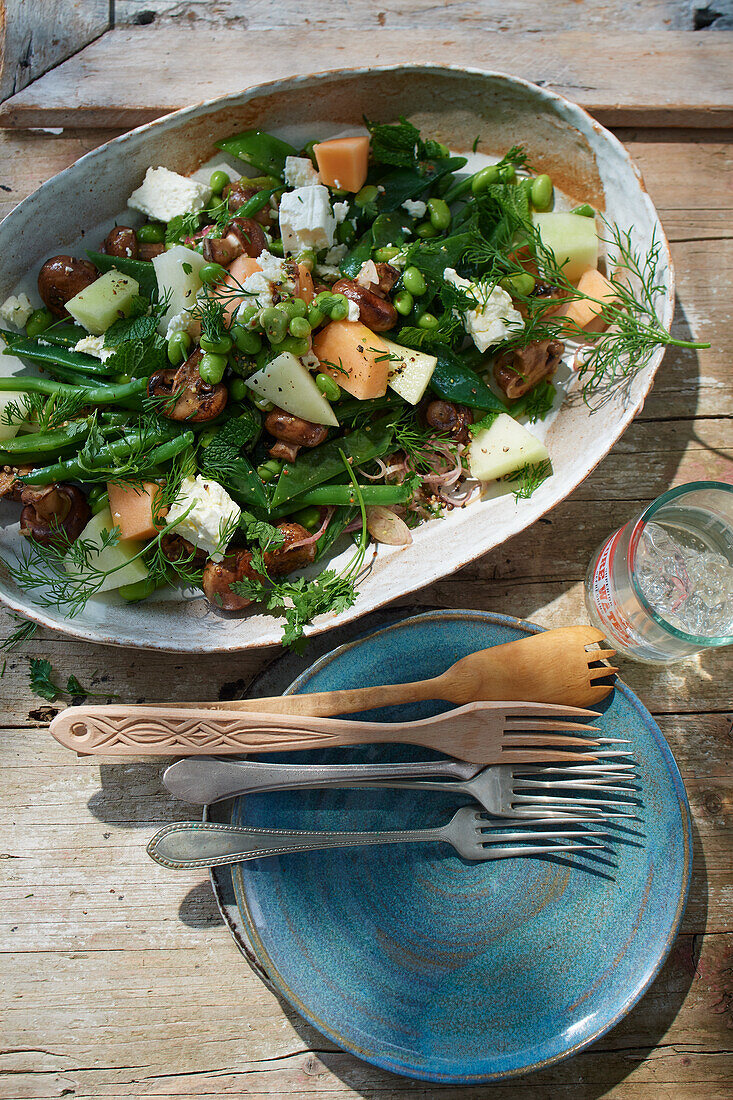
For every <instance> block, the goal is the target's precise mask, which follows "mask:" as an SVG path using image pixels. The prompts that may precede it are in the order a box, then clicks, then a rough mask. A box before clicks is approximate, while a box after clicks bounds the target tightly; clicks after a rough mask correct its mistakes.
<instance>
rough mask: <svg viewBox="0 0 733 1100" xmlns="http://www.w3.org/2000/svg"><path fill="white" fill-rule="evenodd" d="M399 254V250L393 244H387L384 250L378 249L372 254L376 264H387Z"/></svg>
mask: <svg viewBox="0 0 733 1100" xmlns="http://www.w3.org/2000/svg"><path fill="white" fill-rule="evenodd" d="M399 253H400V250H399V248H397V247H396V246H395V245H393V244H387V245H385V246H384V248H378V249H377V251H376V252H375V253H374V259H375V260H376V261H377V263H378V264H388V263H389V261H390V260H393V259H394V258H395V256H398V255H399Z"/></svg>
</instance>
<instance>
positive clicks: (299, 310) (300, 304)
mask: <svg viewBox="0 0 733 1100" xmlns="http://www.w3.org/2000/svg"><path fill="white" fill-rule="evenodd" d="M280 305H281V306H283V307H284V308H285V309H287V311H288V316H289V317H290V320H291V321H292V319H293V317H307V315H308V305H307V303H306V302H304V301H303V299H302V298H288V299H287V301H285V302H280Z"/></svg>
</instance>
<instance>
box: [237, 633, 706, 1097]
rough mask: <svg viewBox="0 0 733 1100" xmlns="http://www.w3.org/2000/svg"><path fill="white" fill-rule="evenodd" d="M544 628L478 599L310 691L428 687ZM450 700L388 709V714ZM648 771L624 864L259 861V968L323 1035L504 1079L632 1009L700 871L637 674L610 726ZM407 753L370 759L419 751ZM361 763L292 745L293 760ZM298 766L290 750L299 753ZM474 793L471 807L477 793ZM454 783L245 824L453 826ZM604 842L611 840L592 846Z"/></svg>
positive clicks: (256, 811) (309, 674) (355, 856)
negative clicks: (479, 605)
mask: <svg viewBox="0 0 733 1100" xmlns="http://www.w3.org/2000/svg"><path fill="white" fill-rule="evenodd" d="M538 629H539V628H537V627H534V626H532V624H530V623H525V622H521V621H519V620H516V619H509V618H506V617H504V616H499V615H492V614H486V613H481V612H473V611H458V612H451V611H445V612H435V613H430V614H427V615H420V616H417V617H415V618H412V619H407V620H404V621H403V622H401V623H397V624H395V625H393V626H389V627H386V628H385V629H382V630H378V631H377V632H376V633H374V634H371V635H369V636H368V637H365V638H359V639H357V640H356V641H353V642H350V643H348V644H346V645H344V646H341V647H340V648H338V649H336V650H334V651H333V652H332V653H330V654H327V655H326V656H324V657H322V658H321V659H320V660H318V661H316V663H315V664H314V665H312V666H311V668H309V669H308V670H307V671H306V672H304V673H303V674H302V675H301V676H300V677H299V678H298V679H297V680H296V681H295V683H294V684H293V686H292V690H293V691H295V692H310V691H323V690H329V689H333V688H341V687H346V686H351V685H361V684H377V683H380V682H381V683H384V682H390V681H408V680H414V679H418V678H422V677H427V676H434V675H437V674H438V673H440V672H442V671H443V670H444V669H445V668H447V667H448V666H449V665H450V664H451V663H452V662H453V661H455V660H457V659H458V658H459V657H462V656H464V655H465V654H467V653H470V652H472V651H474V650H477V649H483V648H485V647H487V646H491V645H497V644H500V643H502V642H507V641H511V640H513V639H514V638H517V637H521V636H522V635H524V634H526V633H528V632H535V631H536V630H538ZM441 709H447V708H446V707H444V706H442V705H438V704H425V703H420V704H415V705H410V706H405V707H400V708H395V707H392V708H388V709H384V710H383V711H379V712H372V714H373V715H374V714H376V717H377V719H379V720H388V719H389V720H391V719H397V718H404V719H414V718H421V717H424V716H427V715H428V714H435V713H438V712H439V710H441ZM600 724H601V726H602V728H603V730H604V733H605V734H606V735H607V736H617V737H624V738H629V739H630V740H631V741H632V743H633V749H634V751H635V754H636V759H637V761H638V764H639V774H640V777H641V784H640V785H641V788H642V797H643V806H642V809H641V815H642V819H643V821H642V825H641V827H640V829H639V830H638V833H639V834H641V835H634V834H633V833H623V832H617V833H616V839H615V842H614V852H615V863H616V864H617V865H616V866H613V861H612V860H609V859H608V857H606V856H602V857H601V858H600V859H592V860H591V859H588V858H586V859H584V860H583V861H582V862H581V861H580V859H579V858H578V857H576V858H575V861H574V862H571V861H568V862H560V858H559V857H556V860H555V861H552V860H550V859H543V860H537V859H535V860H504V861H500V862H494V863H469V862H466V861H464V860H462V859H460V858H459V857H458V856H457V855H456V854H455V853H454V852H453V850H452V849H450V848H448V847H447V846H445V845H439V844H430V845H428V844H414V845H395V846H394V847H391V846H388V847H382V848H373V849H369V848H362V849H348V848H345V849H343V850H335V851H327V852H308V853H301V854H298V855H290V856H284V857H280V858H274V857H272V858H268V859H263V860H259V861H257V862H253V863H249V864H241V865H239V866H238V867H237V868H236V869H235V871H234V874H233V880H234V888H235V893H236V899H237V905H238V908H239V911H240V914H241V917H242V920H243V923H244V925H245V928H246V932H247V936H248V939H249V940H250V944H251V947H252V949H253V951H254V953H255V955H256V958H257V962H258V963H259V964H260V965H261V966H262V967H263V968H264V970H265V971H266V972H267V974H268V976H269V978H270V979H271V981H272V984H273V985H274V987H275V988H276V989H277V990H278V991H279V992H280V993H281V994H282V995H283V996H284V997H285V998H286V999H287V1000H288V1001H290V1003H291V1004H292V1005H293V1006H294V1007H295V1008H296V1009H297V1010H298V1012H300V1013H301V1014H302V1015H303V1016H304V1017H305V1018H306V1019H307V1020H308V1021H310V1023H311V1024H313V1025H314V1026H315V1027H316V1028H318V1029H319V1031H321V1032H323V1034H324V1035H327V1036H328V1037H329V1038H330V1039H332V1040H333V1041H334V1043H336V1044H338V1045H339V1046H340V1047H343V1048H344V1049H345V1050H348V1051H351V1052H352V1053H354V1054H356V1055H358V1056H359V1057H360V1058H363V1059H365V1060H366V1061H368V1062H372V1063H374V1064H375V1065H378V1066H382V1067H384V1068H385V1069H388V1070H392V1071H394V1072H396V1073H401V1074H406V1075H408V1076H410V1077H419V1078H423V1079H425V1080H430V1081H440V1082H453V1083H460V1084H468V1083H475V1082H488V1081H495V1080H499V1079H502V1078H506V1077H510V1076H514V1075H517V1074H521V1073H527V1072H529V1071H531V1070H536V1069H540V1068H543V1067H545V1066H547V1065H549V1064H551V1063H553V1062H556V1061H558V1060H559V1059H561V1058H566V1057H567V1056H568V1055H570V1054H573V1053H575V1052H576V1051H578V1050H580V1049H582V1048H583V1047H585V1046H587V1045H588V1044H589V1043H592V1042H593V1041H594V1040H595V1039H597V1038H598V1037H599V1036H600V1035H602V1034H603V1033H604V1032H605V1031H607V1030H608V1029H609V1028H610V1027H612V1026H613V1025H614V1024H615V1023H616V1022H617V1021H618V1020H619V1019H620V1018H621V1017H622V1016H623V1015H624V1013H626V1012H628V1011H629V1009H630V1008H631V1007H632V1005H633V1004H634V1003H635V1002H636V1001H637V1000H638V998H639V997H640V996H641V995H642V993H643V992H644V991H645V990H646V988H647V987H648V986H649V984H650V983H651V981H652V979H653V978H654V976H655V974H656V973H657V971H658V970H659V967H660V966H661V964H662V962H663V960H664V958H665V956H666V955H667V952H668V951H669V948H670V946H671V944H672V941H673V939H674V936H675V934H676V932H677V929H678V926H679V923H680V920H681V917H682V913H683V911H684V906H685V901H686V897H687V887H688V883H689V878H690V866H691V851H692V846H691V832H690V816H689V808H688V805H687V799H686V796H685V790H684V787H683V784H682V780H681V778H680V775H679V772H678V770H677V767H676V765H675V762H674V759H673V758H672V755H671V753H670V751H669V748H668V746H667V744H666V742H665V740H664V738H663V737H662V734H661V733H660V731H659V729H658V727H657V725H656V724H655V722H654V721H653V719H652V718H651V716H650V715H649V713H648V712H647V711H646V710H645V708H644V707H643V706H642V705H641V703H640V702H639V700H638V699H637V698H636V696H635V695H633V693H632V692H631V691H629V689H628V688H627V687H625V686H624V685H623V684H620V685H619V686H618V688H617V690H616V691H615V692H614V693H613V696H612V699H611V701H610V703H608V705H607V706H606V707H605V712H604V713H603V716H602V718H601V722H600ZM411 752H412V750H408V749H406V748H402V747H400V746H395V747H394V748H393V747H391V746H389V747H385V746H382V747H381V748H377V747H375V748H373V749H372V748H369V747H367V748H364V749H363V750H359V751H358V752H357V751H356V750H353V751H352V752H351V754H350V755H351V758H353V759H359V760H366V759H369V760H371V759H377V758H380V759H385V758H387V757H388V755H389V758H391V759H410V758H412V759H418V758H420V757H422V758H425V757H426V756H427V755H429V754H426V753H425V752H424V751H422V750H420V753H419V755H418V754H417V753H415V754H414V755H412V756H409V755H408V753H411ZM335 758H338V759H341V760H343V759H344V758H345V752H343V751H342V752H341V753H339V752H338V750H335V751H332V752H331V753H330V754H327V753H325V752H321V753H318V754H316V753H309V754H305V753H300V754H297V755H296V754H291V755H290V756H289V757H288V759H290V760H297V759H301V760H309V761H312V760H326V759H335ZM278 759H280V760H282V759H284V757H283V756H282V755H281V756H279V757H278ZM464 801H465V800H464ZM455 807H456V801H455V800H454V799H452V798H451V797H450V796H448V795H443V794H435V793H430V792H421V793H419V794H416V793H414V792H409V791H404V790H403V791H398V790H395V791H377V790H375V791H370V792H369V793H366V792H359V791H354V790H352V791H335V790H331V791H308V792H282V793H270V794H267V795H258V796H250V797H248V798H240V799H238V800H236V801H235V802H234V803H233V811H232V819H233V820H235V821H236V822H238V823H240V824H247V825H254V826H269V827H280V828H295V829H311V828H320V829H332V830H337V829H390V828H407V827H420V826H432V825H436V824H438V823H442V822H444V821H447V820H448V818H449V817H450V816H451V813H452V812H453V810H454V809H455ZM592 854H593V855H595V853H592Z"/></svg>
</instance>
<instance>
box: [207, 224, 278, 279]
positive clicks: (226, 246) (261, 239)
mask: <svg viewBox="0 0 733 1100" xmlns="http://www.w3.org/2000/svg"><path fill="white" fill-rule="evenodd" d="M266 250H267V238H266V237H265V234H264V232H263V230H262V226H261V225H259V224H258V223H257V222H256V221H255V220H254V218H232V220H231V221H230V223H229V225H228V226H227V227H226V229H225V231H224V236H223V237H221V238H219V237H206V238H205V239H204V259H205V260H209V261H210V262H213V263H217V264H222V265H223V266H224V267H228V265H229V264H230V263H231V262H232V261H233V260H236V258H237V257H238V256H252V257H253V258H255V259H256V258H257V256H259V255H260V254H261V253H262V252H265V251H266Z"/></svg>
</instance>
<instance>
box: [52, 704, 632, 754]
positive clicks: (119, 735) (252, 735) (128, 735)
mask: <svg viewBox="0 0 733 1100" xmlns="http://www.w3.org/2000/svg"><path fill="white" fill-rule="evenodd" d="M586 717H592V718H595V717H597V715H596V714H595V712H594V711H589V710H579V709H576V708H574V707H562V706H556V705H554V704H551V703H506V702H480V703H469V704H468V705H467V706H463V707H459V708H458V709H457V710H451V711H448V712H447V713H445V714H439V715H436V716H435V717H433V718H424V719H421V720H420V721H418V722H355V721H349V720H348V719H347V720H344V719H342V718H314V717H306V716H304V715H282V714H267V713H262V714H247V713H241V712H235V713H231V712H221V711H212V710H186V709H176V708H171V707H143V706H136V707H127V706H124V705H109V706H82V707H68V708H67V709H66V710H64V711H62V712H61V714H59V715H57V717H56V718H54V720H53V721H52V722H51V726H50V729H51V733H52V734H53V736H54V737H55V738H56V740H57V741H60V742H61V744H62V745H65V746H66V747H67V748H70V749H74V750H75V751H76V752H79V753H92V754H104V755H112V756H132V755H134V756H140V755H142V756H196V755H199V754H202V753H203V754H207V755H211V754H216V755H220V754H223V753H261V752H285V751H292V750H297V749H316V748H334V747H339V746H345V745H364V744H375V743H384V742H392V743H395V742H396V743H400V744H408V745H420V746H422V747H424V748H429V749H435V750H437V751H438V752H443V753H446V754H447V755H449V756H453V757H457V758H458V759H459V760H466V761H468V762H470V763H475V764H520V763H527V762H530V763H539V762H557V761H563V762H566V763H576V762H578V761H588V762H591V761H594V760H596V759H597V757H596V754H597V753H602V754H603V755H604V756H605V755H608V751H607V749H606V747H605V746H607V745H609V746H610V745H611V741H610V740H609V739H608V738H597V737H596V738H593V737H592V736H591V737H589V736H588V735H589V734H591V735H592V734H594V733H597V728H596V727H595V726H587V725H580V724H578V722H577V721H572V719H578V718H586ZM612 755H614V756H617V755H619V754H618V752H613V754H612Z"/></svg>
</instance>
